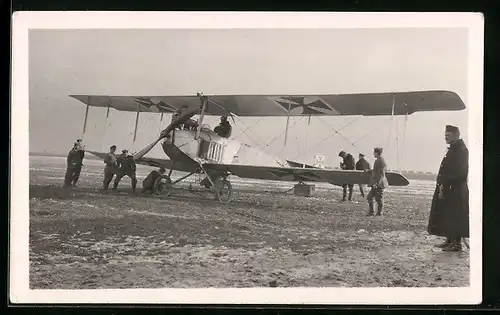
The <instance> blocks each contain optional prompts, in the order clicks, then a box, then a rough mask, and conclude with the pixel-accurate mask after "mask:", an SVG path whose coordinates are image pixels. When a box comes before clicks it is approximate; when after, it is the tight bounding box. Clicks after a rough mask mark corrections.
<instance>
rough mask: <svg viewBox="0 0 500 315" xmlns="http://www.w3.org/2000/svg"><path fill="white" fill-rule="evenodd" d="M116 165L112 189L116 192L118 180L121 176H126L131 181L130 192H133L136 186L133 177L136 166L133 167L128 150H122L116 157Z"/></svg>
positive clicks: (132, 159)
mask: <svg viewBox="0 0 500 315" xmlns="http://www.w3.org/2000/svg"><path fill="white" fill-rule="evenodd" d="M118 164H119V169H118V172H117V174H116V178H115V182H114V183H113V189H114V190H116V188H117V187H118V183H119V182H120V180H121V179H122V178H123V176H125V175H127V176H128V177H130V179H131V180H132V191H133V192H135V188H136V186H137V178H136V176H135V172H136V169H137V166H136V165H135V161H134V157H133V156H132V155H130V154H129V153H128V150H123V151H122V154H121V155H120V156H119V157H118Z"/></svg>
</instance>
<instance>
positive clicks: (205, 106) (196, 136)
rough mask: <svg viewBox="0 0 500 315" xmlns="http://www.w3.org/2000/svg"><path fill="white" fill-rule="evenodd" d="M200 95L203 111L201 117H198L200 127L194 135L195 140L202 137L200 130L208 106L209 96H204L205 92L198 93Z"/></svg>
mask: <svg viewBox="0 0 500 315" xmlns="http://www.w3.org/2000/svg"><path fill="white" fill-rule="evenodd" d="M198 96H200V97H201V102H202V105H201V113H200V119H198V127H197V128H196V135H195V137H194V139H195V140H198V138H199V137H200V130H201V124H203V118H204V117H205V109H206V108H207V103H208V101H207V97H206V96H203V94H200V93H198Z"/></svg>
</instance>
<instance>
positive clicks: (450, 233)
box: [427, 125, 469, 251]
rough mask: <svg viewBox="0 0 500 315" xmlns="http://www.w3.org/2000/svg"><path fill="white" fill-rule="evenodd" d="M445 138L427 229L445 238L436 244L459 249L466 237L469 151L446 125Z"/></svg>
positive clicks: (449, 248)
mask: <svg viewBox="0 0 500 315" xmlns="http://www.w3.org/2000/svg"><path fill="white" fill-rule="evenodd" d="M445 140H446V143H447V144H448V145H449V148H448V152H447V153H446V155H445V156H444V158H443V161H442V162H441V166H440V168H439V173H438V176H437V180H436V190H435V192H434V196H433V198H432V205H431V212H430V215H429V225H428V228H427V230H428V232H429V234H431V235H436V236H444V237H446V241H445V242H444V243H443V244H439V245H436V247H440V248H442V249H443V251H461V250H462V245H461V240H462V238H463V237H465V238H468V237H469V187H468V185H467V178H468V173H469V150H468V149H467V147H466V145H465V143H464V141H463V140H462V139H460V130H459V129H458V128H457V127H455V126H451V125H447V126H446V128H445Z"/></svg>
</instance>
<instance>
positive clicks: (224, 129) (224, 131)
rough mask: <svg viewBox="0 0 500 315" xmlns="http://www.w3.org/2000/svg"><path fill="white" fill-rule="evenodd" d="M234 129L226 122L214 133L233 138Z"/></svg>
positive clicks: (216, 128) (218, 126) (215, 129)
mask: <svg viewBox="0 0 500 315" xmlns="http://www.w3.org/2000/svg"><path fill="white" fill-rule="evenodd" d="M232 129H233V128H232V127H231V124H230V123H229V122H228V121H227V120H224V121H222V122H221V123H220V124H219V125H217V127H215V128H214V132H215V133H216V134H218V135H219V136H220V137H223V138H229V137H230V136H231V132H232Z"/></svg>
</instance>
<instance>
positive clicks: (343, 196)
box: [342, 188, 347, 201]
mask: <svg viewBox="0 0 500 315" xmlns="http://www.w3.org/2000/svg"><path fill="white" fill-rule="evenodd" d="M346 194H347V192H346V189H345V188H344V191H343V192H342V201H345V196H346Z"/></svg>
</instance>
